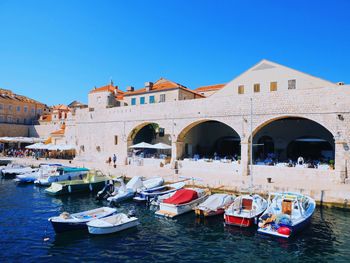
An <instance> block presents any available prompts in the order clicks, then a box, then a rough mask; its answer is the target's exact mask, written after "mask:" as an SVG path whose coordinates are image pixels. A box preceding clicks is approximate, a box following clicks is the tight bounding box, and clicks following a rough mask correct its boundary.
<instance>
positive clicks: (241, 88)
mask: <svg viewBox="0 0 350 263" xmlns="http://www.w3.org/2000/svg"><path fill="white" fill-rule="evenodd" d="M238 94H244V85H239V86H238Z"/></svg>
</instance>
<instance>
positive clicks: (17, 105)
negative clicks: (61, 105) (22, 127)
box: [0, 89, 48, 125]
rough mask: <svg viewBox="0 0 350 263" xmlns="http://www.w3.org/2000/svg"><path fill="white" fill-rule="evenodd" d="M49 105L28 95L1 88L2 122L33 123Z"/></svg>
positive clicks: (0, 110)
mask: <svg viewBox="0 0 350 263" xmlns="http://www.w3.org/2000/svg"><path fill="white" fill-rule="evenodd" d="M47 111H48V107H47V106H46V105H45V104H43V103H41V102H38V101H36V100H33V99H31V98H28V97H26V96H22V95H18V94H15V93H13V92H12V91H11V90H6V89H0V123H9V124H27V125H29V124H33V122H36V121H37V120H38V119H39V117H40V115H42V114H45V113H46V112H47Z"/></svg>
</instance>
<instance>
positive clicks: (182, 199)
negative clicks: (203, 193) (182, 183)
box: [163, 189, 198, 205]
mask: <svg viewBox="0 0 350 263" xmlns="http://www.w3.org/2000/svg"><path fill="white" fill-rule="evenodd" d="M197 198H198V194H197V192H196V191H194V190H191V189H180V190H178V191H176V193H175V194H174V195H173V196H171V197H169V198H168V199H165V200H164V201H163V202H164V203H166V204H173V205H181V204H185V203H188V202H191V201H192V200H194V199H197Z"/></svg>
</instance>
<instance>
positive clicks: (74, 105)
mask: <svg viewBox="0 0 350 263" xmlns="http://www.w3.org/2000/svg"><path fill="white" fill-rule="evenodd" d="M82 106H87V105H86V104H84V103H81V102H79V101H76V100H75V101H72V102H71V103H69V104H68V107H69V108H74V107H82Z"/></svg>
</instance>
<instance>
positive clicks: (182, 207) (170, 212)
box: [156, 188, 208, 218]
mask: <svg viewBox="0 0 350 263" xmlns="http://www.w3.org/2000/svg"><path fill="white" fill-rule="evenodd" d="M207 197H208V194H207V192H206V191H205V190H204V189H200V188H184V189H180V190H177V191H176V192H175V194H174V195H172V196H171V197H169V198H167V199H165V200H163V202H161V203H160V204H159V210H158V211H157V212H156V215H159V216H165V217H169V218H173V217H175V216H178V215H181V214H184V213H187V212H190V211H192V209H193V208H194V207H196V206H198V205H199V204H200V203H202V202H203V201H204V200H205V199H207Z"/></svg>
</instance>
